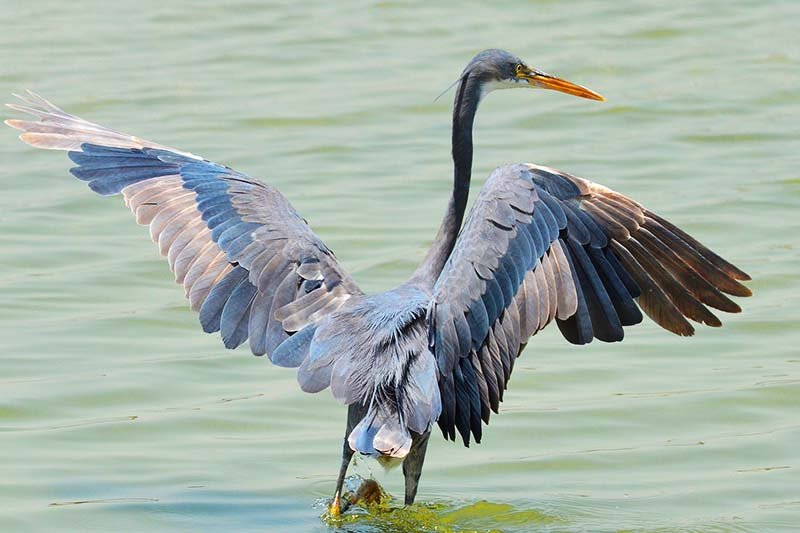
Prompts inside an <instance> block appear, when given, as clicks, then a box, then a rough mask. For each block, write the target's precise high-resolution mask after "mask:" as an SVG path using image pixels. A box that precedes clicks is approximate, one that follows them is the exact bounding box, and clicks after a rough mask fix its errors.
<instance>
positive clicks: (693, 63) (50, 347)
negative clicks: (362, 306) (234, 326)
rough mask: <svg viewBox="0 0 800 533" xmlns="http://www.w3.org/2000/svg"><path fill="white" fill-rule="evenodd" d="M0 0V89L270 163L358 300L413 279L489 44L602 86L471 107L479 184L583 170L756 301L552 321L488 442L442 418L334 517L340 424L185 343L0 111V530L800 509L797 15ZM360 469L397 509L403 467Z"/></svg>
mask: <svg viewBox="0 0 800 533" xmlns="http://www.w3.org/2000/svg"><path fill="white" fill-rule="evenodd" d="M1 4H2V5H1V6H0V8H1V9H0V22H1V23H2V31H0V58H1V61H0V93H1V94H3V95H8V94H9V93H11V92H12V91H21V90H23V89H25V88H31V89H34V90H36V91H38V92H40V93H41V94H42V95H44V96H45V97H47V98H49V99H51V100H53V101H54V102H55V103H57V104H58V105H60V106H62V107H64V108H66V109H67V110H69V111H71V112H73V113H76V114H79V115H81V116H85V117H86V118H89V119H91V120H95V121H97V122H100V123H102V124H105V125H108V126H111V127H115V128H117V129H120V130H122V131H126V132H130V133H133V134H136V135H139V136H141V137H144V138H149V139H153V140H155V141H158V142H161V143H163V144H167V145H171V146H176V147H179V148H183V149H185V150H189V151H192V152H194V153H197V154H201V155H203V156H204V157H207V158H209V159H212V160H215V161H219V162H222V163H225V164H227V165H229V166H231V167H234V168H236V169H238V170H241V171H243V172H247V173H249V174H251V175H254V176H258V177H261V178H263V179H265V180H266V181H268V182H269V183H271V184H273V185H275V186H276V187H278V188H279V189H280V190H281V191H282V192H283V193H285V195H286V196H287V197H288V198H289V199H290V200H291V201H292V202H293V203H294V205H295V206H296V207H297V209H298V210H299V211H300V212H301V213H302V214H303V215H304V216H305V217H306V218H307V219H308V220H309V222H310V223H311V225H312V226H313V227H314V228H315V230H316V231H317V232H318V233H319V235H320V236H321V237H322V238H323V239H324V240H325V242H326V243H327V244H328V245H329V246H330V247H331V248H332V249H333V250H334V251H335V252H336V254H337V256H338V257H339V259H340V261H341V262H342V263H343V264H344V265H345V267H346V268H347V269H348V270H349V271H350V272H351V273H352V274H353V275H354V276H355V278H356V279H357V280H358V282H359V283H360V284H361V286H362V287H363V288H364V289H365V290H367V291H370V292H372V291H380V290H384V289H387V288H389V287H392V286H394V285H396V284H397V283H400V282H401V281H403V280H404V279H405V278H406V277H407V276H408V275H409V274H410V272H412V270H413V269H414V267H415V265H416V264H417V263H418V262H419V261H420V260H421V258H422V256H423V254H424V252H425V250H426V247H427V246H428V245H429V243H430V241H431V239H432V237H433V235H434V233H435V230H436V227H437V225H438V222H439V218H440V216H441V215H442V213H443V211H444V206H445V202H446V199H447V196H448V193H449V187H450V180H451V172H452V171H451V163H450V159H449V128H450V106H451V98H452V94H448V95H446V96H445V97H443V98H441V99H440V100H439V101H437V102H434V101H433V99H434V97H435V96H436V95H437V94H438V93H439V92H441V90H443V89H444V88H445V87H446V86H447V85H449V84H450V83H451V82H452V81H453V80H454V79H455V78H456V77H457V75H458V73H459V72H460V71H461V69H462V67H463V66H464V64H465V63H466V62H467V61H468V60H469V59H470V58H471V57H472V55H473V54H474V53H476V52H477V51H479V50H481V49H484V48H488V47H501V48H506V49H509V50H511V51H513V52H515V53H517V54H519V55H520V56H522V57H523V58H525V59H526V60H528V61H529V62H530V63H531V64H532V65H535V66H537V67H540V68H542V69H544V70H547V71H549V72H552V73H555V74H558V75H561V76H563V77H565V78H568V79H571V80H574V81H576V82H578V83H581V84H585V85H587V86H589V87H591V88H593V89H595V90H597V91H598V92H600V93H602V94H603V95H605V96H606V98H607V100H608V101H607V102H605V103H598V102H591V101H588V100H580V99H576V98H570V97H567V96H565V95H561V94H556V93H551V92H532V91H502V92H498V93H495V94H492V95H490V96H489V97H488V98H487V99H486V101H485V102H484V105H483V106H482V108H481V110H480V113H479V116H478V118H477V121H476V134H475V143H476V145H475V154H476V155H475V170H474V173H473V174H474V176H475V178H474V184H473V197H474V194H476V193H477V191H478V190H479V188H480V186H481V184H482V182H483V180H484V178H485V176H487V175H488V174H489V172H490V171H491V169H492V168H494V167H495V166H497V165H499V164H502V163H507V162H522V161H530V162H536V163H540V164H546V165H550V166H554V167H557V168H561V169H563V170H566V171H569V172H572V173H574V174H577V175H580V176H583V177H586V178H589V179H592V180H594V181H598V182H601V183H604V184H606V185H608V186H610V187H612V188H615V189H617V190H619V191H621V192H624V193H626V194H629V195H630V196H632V197H634V198H635V199H637V200H639V201H641V202H642V203H644V204H645V205H647V206H648V207H649V208H651V209H653V210H654V211H656V212H658V213H660V214H661V215H663V216H665V217H668V218H669V219H670V220H672V221H674V222H675V223H677V224H679V225H680V226H681V227H683V228H685V229H686V230H687V231H689V232H691V233H692V234H694V235H696V236H698V237H699V238H700V239H701V240H702V241H703V242H705V243H707V244H708V245H710V246H711V247H713V248H714V249H715V250H717V251H719V252H720V253H722V254H723V255H724V256H725V257H727V258H729V259H730V260H731V261H733V262H734V263H735V264H737V265H738V266H740V267H741V268H743V269H744V270H745V271H747V272H748V273H750V274H751V275H752V277H753V282H752V283H750V284H749V285H750V287H751V288H752V289H753V290H754V292H755V296H754V297H753V298H751V299H748V300H740V301H739V303H740V304H741V305H742V306H743V307H744V310H745V312H744V313H743V314H741V315H736V316H724V317H722V318H723V321H724V322H725V327H724V328H722V329H719V330H717V329H710V328H702V329H699V330H698V334H697V336H696V337H694V338H692V339H684V338H677V337H674V336H672V335H670V334H668V333H666V332H664V331H661V330H660V329H659V328H657V327H656V326H654V325H653V324H652V323H649V322H648V323H645V324H643V325H641V326H638V327H636V328H633V329H630V330H629V331H628V334H627V338H626V340H625V342H624V343H621V344H613V345H608V344H603V343H599V342H596V343H593V344H592V345H590V346H587V347H575V346H571V345H568V344H567V343H566V342H565V341H564V340H563V339H562V338H561V336H560V335H559V334H558V332H557V330H556V329H555V328H548V329H547V330H546V331H544V332H542V333H541V334H539V335H538V336H537V337H535V338H534V339H533V341H532V342H531V343H530V344H529V345H528V348H527V349H526V350H525V352H524V353H523V355H522V357H521V358H520V360H519V361H518V363H517V366H516V369H515V372H514V375H513V377H512V379H511V384H510V390H509V392H508V393H507V395H506V397H505V403H503V405H502V408H501V413H500V415H498V416H494V417H493V418H492V422H491V425H490V427H489V428H488V429H487V430H486V431H485V432H484V440H483V443H482V444H480V445H473V446H472V448H470V449H465V448H464V447H462V446H461V445H460V444H454V443H450V442H445V441H444V440H443V439H442V438H441V437H440V436H439V434H438V433H437V434H436V435H435V436H434V438H433V439H432V443H431V446H430V447H429V453H428V460H427V463H426V467H425V470H424V473H423V478H422V485H421V490H420V493H419V501H420V505H419V506H418V507H417V508H416V509H412V510H397V511H393V512H390V513H385V512H384V513H382V514H381V513H379V514H373V515H371V516H367V517H359V518H352V519H349V520H345V521H342V522H339V523H336V524H329V523H326V522H324V521H322V520H321V519H320V518H319V516H320V514H321V513H322V511H323V509H322V508H321V507H320V506H319V505H316V506H315V504H316V503H317V501H318V500H319V499H320V498H324V497H329V496H330V494H331V492H332V490H333V484H334V480H335V476H336V472H337V469H338V464H339V458H340V450H341V437H342V432H343V429H344V415H345V411H344V409H343V408H342V407H340V406H339V405H337V404H336V402H335V401H334V400H333V399H332V398H331V397H330V394H329V393H328V392H323V393H321V394H317V395H306V394H303V393H302V392H300V391H299V388H298V387H297V385H296V383H295V377H294V373H293V372H292V371H289V370H286V369H281V368H276V367H273V366H271V365H270V363H269V361H268V360H266V359H263V358H255V357H252V356H251V355H249V352H248V351H247V348H246V347H245V348H242V349H239V350H237V351H236V352H228V351H225V350H224V349H223V348H222V346H221V343H220V341H219V339H218V338H217V337H216V336H211V335H205V334H203V333H202V332H201V330H200V327H199V325H198V323H197V319H196V317H195V316H194V314H193V313H192V312H191V311H189V310H188V308H187V305H186V303H185V301H184V298H183V293H182V289H181V288H180V287H178V286H176V285H175V283H174V282H173V280H172V276H171V274H170V273H169V272H168V269H167V265H166V263H165V261H163V260H162V259H161V258H160V257H159V256H158V253H157V251H156V249H155V246H154V245H153V244H152V243H150V242H149V239H148V235H147V231H146V229H145V228H142V227H138V226H136V224H135V223H134V222H133V220H132V217H131V215H130V213H129V212H127V210H126V209H125V208H124V207H123V205H122V200H121V198H119V197H114V198H101V197H98V196H95V195H93V194H92V193H91V192H90V191H89V190H88V189H87V188H86V187H85V185H84V184H82V183H80V182H79V181H77V180H75V179H73V178H72V177H71V176H70V175H69V174H68V173H67V168H68V167H69V166H70V163H69V161H67V158H66V157H65V155H64V154H60V153H48V152H43V151H36V150H34V149H32V148H30V147H28V146H26V145H23V144H22V143H20V142H18V141H17V140H16V137H15V135H14V132H13V131H12V130H10V129H7V128H6V129H2V130H0V162H1V163H2V164H0V531H56V530H62V531H326V530H328V529H329V528H333V529H337V528H338V529H339V530H344V531H415V530H427V531H434V530H435V531H448V530H453V531H472V530H479V531H486V530H499V531H675V530H687V531H689V530H692V531H773V530H787V531H789V530H792V529H793V528H794V527H797V526H798V524H800V409H799V408H800V332H798V325H799V324H798V321H799V319H800V310H799V306H800V292H799V290H798V289H800V283H799V282H798V267H800V261H799V260H800V252H798V244H799V243H800V212H799V211H798V207H800V142H798V141H800V38H799V37H798V28H800V2H796V1H788V0H787V1H759V2H756V1H745V0H742V1H736V2H732V1H722V0H719V1H704V2H681V1H678V2H664V1H654V0H653V1H640V2H590V1H577V2H556V1H546V0H545V1H538V2H523V1H520V0H518V1H510V2H496V3H495V2H472V1H466V2H442V3H432V2H422V1H417V2H348V3H345V2H291V3H272V2H256V1H250V2H241V1H237V2H196V3H193V4H190V3H183V2H166V1H160V2H155V1H153V0H143V1H138V2H119V3H113V2H100V1H74V2H55V1H52V2H35V1H22V0H3V1H2V2H1ZM4 98H8V99H10V96H7V97H4ZM13 115H14V114H13V113H12V112H11V111H10V110H7V112H6V113H5V116H4V118H7V117H9V116H13ZM370 470H371V471H372V473H373V474H374V475H375V476H376V478H377V479H378V480H379V481H380V482H381V483H382V484H383V485H384V486H385V488H386V489H387V490H388V491H389V492H390V493H392V494H395V495H399V494H402V475H401V474H400V472H399V470H395V471H392V472H390V473H388V474H385V473H383V472H382V471H381V469H380V467H378V466H377V465H376V464H374V463H369V462H366V461H360V462H359V464H358V465H357V466H356V468H355V469H354V471H355V472H359V473H360V474H361V475H364V476H369V475H370Z"/></svg>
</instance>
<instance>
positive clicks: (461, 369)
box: [428, 165, 750, 445]
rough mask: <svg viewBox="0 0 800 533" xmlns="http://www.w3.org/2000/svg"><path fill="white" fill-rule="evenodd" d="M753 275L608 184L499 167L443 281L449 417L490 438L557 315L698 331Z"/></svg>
mask: <svg viewBox="0 0 800 533" xmlns="http://www.w3.org/2000/svg"><path fill="white" fill-rule="evenodd" d="M747 279H750V278H749V276H747V274H745V273H744V272H742V271H741V270H739V269H738V268H736V267H735V266H733V265H731V264H730V263H728V262H727V261H725V260H724V259H722V258H721V257H719V256H718V255H716V254H715V253H714V252H712V251H711V250H709V249H708V248H706V247H705V246H703V245H702V244H700V243H699V242H697V241H696V240H695V239H694V238H692V237H691V236H689V235H687V234H686V233H684V232H683V231H681V230H680V229H678V228H677V227H675V226H674V225H672V224H671V223H669V222H668V221H666V220H664V219H663V218H661V217H659V216H658V215H656V214H655V213H652V212H651V211H648V210H647V209H645V208H644V207H642V206H641V205H640V204H638V203H637V202H635V201H634V200H631V199H630V198H628V197H626V196H624V195H622V194H619V193H617V192H614V191H612V190H611V189H608V188H606V187H603V186H602V185H599V184H596V183H592V182H590V181H588V180H584V179H581V178H578V177H575V176H571V175H569V174H566V173H563V172H559V171H557V170H554V169H550V168H547V167H541V166H537V165H509V166H505V167H500V168H498V169H497V170H495V171H494V172H493V173H492V175H491V176H490V177H489V179H488V180H487V181H486V184H485V185H484V186H483V189H481V192H480V194H479V196H478V199H477V200H476V203H475V206H474V207H473V208H472V211H471V212H470V214H469V216H468V218H467V220H466V222H465V223H464V227H463V228H462V229H461V233H460V234H459V237H458V240H457V241H456V245H455V247H454V249H453V252H452V254H451V255H450V258H449V259H448V261H447V263H446V264H445V267H444V269H443V271H442V273H441V275H440V276H439V279H438V280H437V282H436V285H435V286H434V296H433V299H432V303H431V306H430V308H429V311H428V320H429V325H428V336H429V344H430V348H431V350H432V352H433V353H434V355H435V357H436V362H437V365H438V368H439V388H440V392H441V401H442V414H441V416H440V418H439V426H440V427H441V429H442V431H443V433H444V434H445V436H446V437H449V438H451V439H455V431H456V429H458V431H459V433H460V434H461V436H462V438H463V440H464V444H467V445H468V443H469V438H470V433H472V435H474V437H475V440H476V441H478V442H480V437H481V420H483V421H484V422H486V423H488V421H489V416H490V411H494V412H497V410H498V406H499V403H500V401H502V398H503V390H504V389H505V388H506V385H507V384H508V379H509V377H510V375H511V371H512V369H513V367H514V360H515V359H516V357H517V356H518V355H519V353H520V352H521V350H522V348H524V346H525V344H526V343H527V342H528V339H529V338H530V337H531V336H532V335H534V334H535V333H536V332H537V331H539V330H541V329H542V328H543V327H545V326H546V325H547V324H548V323H550V322H551V321H552V320H553V319H556V321H557V323H558V326H559V329H560V330H561V332H562V334H563V335H564V337H565V338H566V339H567V340H568V341H569V342H571V343H574V344H585V343H588V342H591V341H592V339H593V338H597V339H600V340H602V341H608V342H611V341H620V340H622V337H623V329H622V328H623V326H629V325H633V324H637V323H639V322H641V320H642V314H641V312H640V311H639V308H638V307H637V305H636V304H637V303H638V304H639V306H640V307H641V308H642V309H643V310H644V311H645V312H646V313H647V314H648V315H649V316H650V317H651V318H652V319H653V320H654V321H655V322H656V323H658V324H659V325H660V326H662V327H663V328H665V329H667V330H669V331H672V332H673V333H676V334H678V335H692V334H694V328H693V327H692V325H691V324H690V323H689V322H688V321H687V318H690V319H692V320H695V321H697V322H701V323H704V324H707V325H710V326H720V325H722V324H721V322H720V321H719V319H717V317H716V316H714V314H713V313H711V312H710V311H709V310H708V308H707V307H706V305H708V306H711V307H715V308H717V309H720V310H722V311H726V312H729V313H737V312H739V311H741V309H740V308H739V306H738V305H736V304H735V303H734V302H733V301H731V300H730V299H728V298H727V297H726V296H725V295H724V294H722V293H723V292H727V293H728V294H733V295H736V296H749V295H750V290H749V289H747V287H745V286H744V285H742V284H741V283H739V282H738V281H737V280H747Z"/></svg>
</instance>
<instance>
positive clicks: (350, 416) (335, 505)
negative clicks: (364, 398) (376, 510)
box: [328, 405, 366, 516]
mask: <svg viewBox="0 0 800 533" xmlns="http://www.w3.org/2000/svg"><path fill="white" fill-rule="evenodd" d="M365 412H366V410H365V409H364V408H363V407H362V406H360V405H351V406H350V407H348V409H347V428H346V429H345V432H344V443H343V444H342V466H341V467H339V477H338V478H337V479H336V492H335V493H334V495H333V501H332V502H331V505H330V507H329V508H328V511H329V512H330V514H331V516H339V515H341V514H342V513H343V512H344V511H346V510H347V507H346V506H345V507H344V508H342V488H343V487H344V478H345V477H346V476H347V467H348V466H350V459H352V458H353V453H354V452H353V450H352V449H350V444H348V443H347V438H348V437H349V436H350V432H351V431H353V428H354V427H356V426H357V425H358V423H359V422H361V419H362V418H363V417H364V414H365Z"/></svg>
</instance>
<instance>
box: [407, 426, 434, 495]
mask: <svg viewBox="0 0 800 533" xmlns="http://www.w3.org/2000/svg"><path fill="white" fill-rule="evenodd" d="M430 436H431V432H430V431H428V432H427V433H423V434H422V435H418V434H416V433H414V434H413V435H412V439H413V440H412V442H411V451H410V452H408V456H406V459H405V461H403V475H404V476H405V478H406V500H405V503H406V505H411V504H412V503H414V498H416V496H417V487H418V486H419V476H420V474H422V464H423V463H424V462H425V452H426V451H427V450H428V437H430Z"/></svg>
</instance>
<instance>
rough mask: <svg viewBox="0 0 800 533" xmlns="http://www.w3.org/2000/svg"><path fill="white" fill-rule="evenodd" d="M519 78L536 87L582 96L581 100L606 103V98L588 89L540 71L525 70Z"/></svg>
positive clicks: (518, 75) (519, 73) (520, 73)
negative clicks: (586, 99)
mask: <svg viewBox="0 0 800 533" xmlns="http://www.w3.org/2000/svg"><path fill="white" fill-rule="evenodd" d="M517 78H521V79H524V80H527V81H528V83H529V84H531V85H532V86H534V87H541V88H542V89H550V90H552V91H558V92H562V93H567V94H571V95H573V96H580V97H581V98H588V99H589V100H599V101H601V102H604V101H605V98H603V97H602V96H601V95H599V94H597V93H596V92H594V91H593V90H591V89H589V88H587V87H584V86H582V85H578V84H576V83H572V82H571V81H567V80H562V79H561V78H556V77H555V76H551V75H550V74H546V73H544V72H540V71H538V70H533V69H523V70H521V71H520V72H518V73H517Z"/></svg>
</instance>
